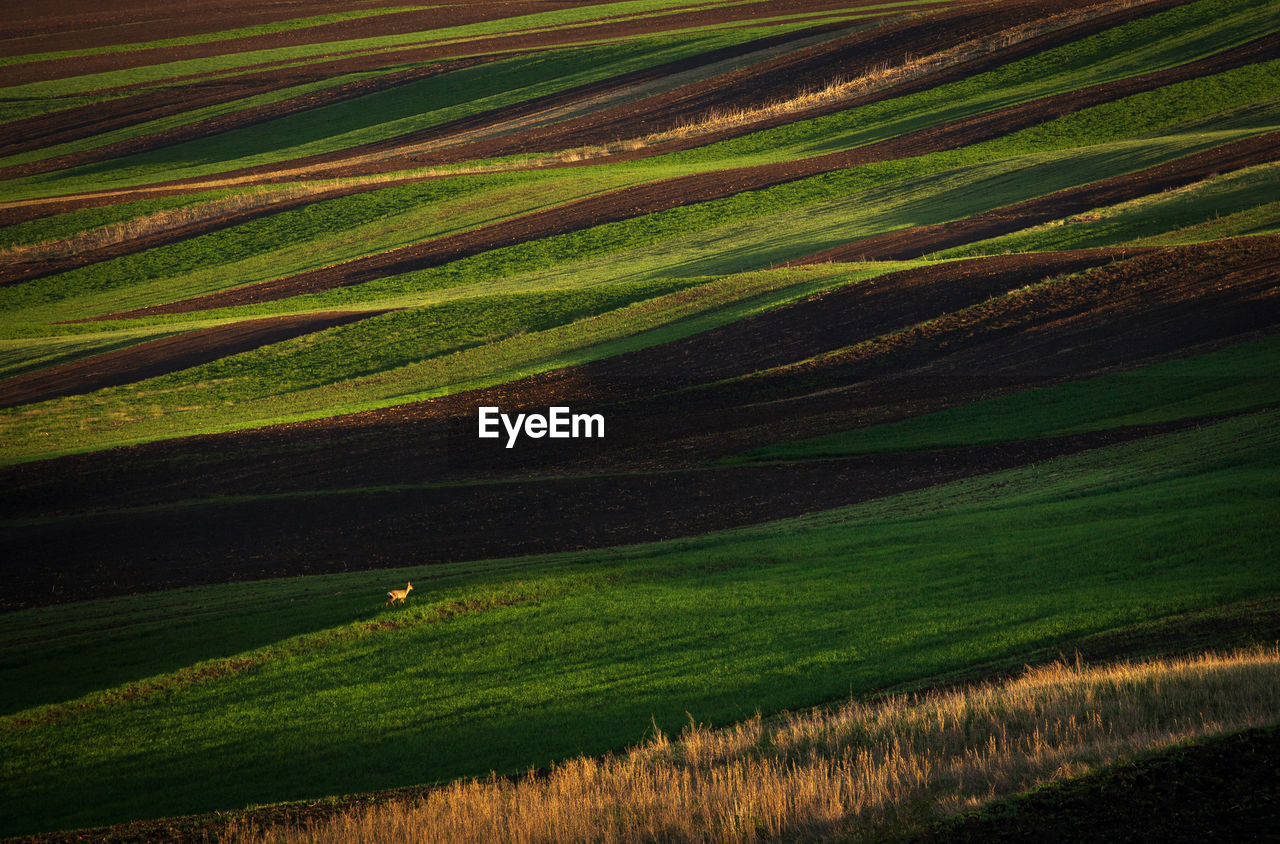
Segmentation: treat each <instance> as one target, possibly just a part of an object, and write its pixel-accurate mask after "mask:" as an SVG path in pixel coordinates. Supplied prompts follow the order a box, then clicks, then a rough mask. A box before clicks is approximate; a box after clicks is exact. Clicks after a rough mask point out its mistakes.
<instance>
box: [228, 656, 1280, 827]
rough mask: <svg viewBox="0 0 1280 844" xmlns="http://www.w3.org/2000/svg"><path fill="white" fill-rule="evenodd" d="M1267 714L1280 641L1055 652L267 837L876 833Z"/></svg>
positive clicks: (1257, 721) (1273, 716) (461, 786)
mask: <svg viewBox="0 0 1280 844" xmlns="http://www.w3.org/2000/svg"><path fill="white" fill-rule="evenodd" d="M1277 719H1280V651H1278V650H1277V649H1275V648H1271V649H1256V650H1252V651H1246V652H1241V653H1236V654H1232V655H1228V656H1217V655H1213V654H1206V655H1204V656H1201V657H1195V658H1187V659H1181V660H1162V661H1153V662H1145V663H1137V664H1130V663H1125V664H1119V665H1111V666H1104V667H1097V668H1094V667H1085V666H1081V665H1079V664H1076V665H1069V664H1063V663H1059V664H1056V665H1053V666H1049V667H1044V668H1034V669H1029V670H1028V671H1027V672H1026V673H1025V674H1024V675H1023V676H1021V677H1018V678H1016V679H1013V680H1009V681H1005V682H1000V683H989V684H984V685H979V686H974V687H969V688H963V689H959V690H956V691H948V692H941V693H930V694H926V695H919V696H915V695H913V696H902V697H895V698H891V699H888V700H884V701H879V702H852V703H849V704H847V705H845V706H843V707H841V708H839V709H835V710H818V711H812V712H805V713H799V714H792V715H789V716H787V717H785V718H784V719H780V720H776V721H764V720H763V719H761V718H759V717H757V718H755V719H753V720H751V721H748V722H746V723H742V724H738V725H736V726H733V727H729V728H727V729H719V730H716V729H708V728H705V727H698V726H691V727H689V728H688V729H686V730H685V731H684V732H683V733H682V734H681V735H680V736H679V737H678V738H675V739H672V738H669V737H668V736H665V735H663V734H661V733H659V734H657V735H656V736H655V737H654V738H652V739H650V740H649V741H647V742H646V743H645V744H643V745H641V746H639V747H637V748H635V749H634V750H631V751H629V752H627V753H625V754H622V755H619V756H606V757H604V758H600V759H574V760H572V761H569V762H565V763H564V764H562V765H559V766H557V767H556V768H554V769H553V770H552V771H551V772H549V773H548V774H546V775H544V776H528V777H525V778H521V779H519V780H514V781H512V780H502V779H490V780H467V781H460V782H456V783H453V784H451V785H448V786H445V787H442V788H440V789H437V790H434V791H431V792H429V793H428V794H427V795H426V796H425V798H423V799H421V800H419V801H416V802H404V803H398V804H391V805H384V806H379V807H374V808H368V809H361V810H353V811H351V812H348V813H346V814H341V815H338V816H336V817H333V818H331V819H329V820H326V821H324V822H319V823H310V824H307V825H306V826H302V827H296V828H277V829H272V830H267V831H266V832H262V831H260V830H257V829H254V828H253V827H251V826H248V825H240V826H233V827H232V828H231V829H230V830H229V831H228V834H229V837H230V840H239V841H243V840H261V841H267V842H280V844H284V842H290V843H291V844H293V843H294V842H297V843H299V844H300V842H336V841H362V842H371V843H374V842H377V843H379V844H380V843H382V842H408V841H433V842H434V841H467V842H470V841H475V842H487V841H510V842H558V841H599V842H629V841H654V840H660V841H712V842H731V841H732V842H744V841H747V842H749V841H767V840H778V839H785V840H794V839H813V840H821V839H826V838H831V837H845V838H852V839H855V840H856V839H859V838H874V837H877V836H882V835H884V834H885V833H888V832H892V831H894V830H901V829H903V828H906V827H910V826H913V825H917V824H920V823H922V822H927V821H929V820H932V819H935V818H937V817H939V816H941V815H944V814H946V813H950V812H954V811H957V810H963V809H968V808H972V807H974V806H978V805H981V804H983V803H985V802H987V801H989V800H991V799H993V798H997V797H1002V796H1006V795H1010V794H1014V793H1017V792H1020V791H1025V790H1027V789H1029V788H1032V787H1035V786H1036V785H1038V784H1041V783H1044V782H1047V781H1050V780H1055V779H1060V778H1063V777H1068V776H1074V775H1077V774H1080V773H1083V772H1085V771H1087V770H1089V769H1090V768H1092V767H1094V766H1096V765H1099V764H1102V763H1106V762H1110V761H1115V760H1120V759H1126V758H1130V757H1133V756H1134V755H1135V754H1139V753H1142V752H1144V751H1148V750H1152V749H1156V748H1161V747H1165V746H1168V745H1171V744H1174V743H1176V742H1181V741H1184V740H1187V739H1192V738H1196V737H1199V736H1205V735H1210V734H1214V733H1221V732H1226V731H1235V730H1240V729H1244V728H1248V727H1251V726H1258V725H1263V724H1270V723H1274V722H1276V721H1277Z"/></svg>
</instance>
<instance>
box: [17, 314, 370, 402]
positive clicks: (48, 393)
mask: <svg viewBox="0 0 1280 844" xmlns="http://www.w3.org/2000/svg"><path fill="white" fill-rule="evenodd" d="M380 313H386V312H385V311H330V312H326V313H319V314H299V315H296V316H283V317H268V318H266V319H252V320H245V321H243V322H234V323H230V324H228V325H218V326H214V327H213V328H200V329H196V330H195V331H186V332H183V333H181V334H177V335H174V336H172V337H164V338H161V339H159V340H150V341H147V342H144V343H138V344H137V345H134V346H128V347H126V348H123V349H117V350H115V351H112V352H105V353H103V354H100V355H93V356H92V357H87V358H83V359H81V360H76V361H72V362H70V363H64V364H60V365H58V366H52V367H49V368H48V369H41V370H38V371H36V372H30V373H26V374H23V375H17V376H14V377H12V378H6V379H5V380H3V381H0V407H13V406H14V405H19V404H30V403H33V402H39V401H45V400H47V399H52V398H57V397H59V396H71V395H76V394H79V393H91V392H93V391H94V390H100V389H102V388H103V387H115V386H118V385H120V384H131V383H133V382H135V381H141V380H143V379H145V378H154V377H155V376H157V375H164V374H166V373H169V372H176V371H178V370H180V369H187V368H189V367H192V366H198V365H200V364H202V363H208V362H210V361H214V360H217V359H219V358H222V357H226V356H227V355H234V354H238V353H239V352H246V351H248V350H250V349H256V348H258V347H259V346H265V345H267V344H269V343H278V342H280V341H281V340H288V339H290V338H292V337H298V336H301V335H303V334H310V333H311V332H313V331H320V330H322V329H325V328H332V327H334V326H336V325H345V324H347V323H349V322H355V321H356V320H361V319H366V318H368V317H371V316H376V315H378V314H380Z"/></svg>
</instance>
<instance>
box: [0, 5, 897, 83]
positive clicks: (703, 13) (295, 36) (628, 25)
mask: <svg viewBox="0 0 1280 844" xmlns="http://www.w3.org/2000/svg"><path fill="white" fill-rule="evenodd" d="M877 3H878V0H770V3H769V9H770V16H771V17H773V16H784V15H797V16H798V15H803V14H805V13H807V12H814V13H817V12H824V11H826V12H831V13H832V14H838V13H840V12H847V11H850V10H856V9H857V8H858V7H860V6H874V5H876V4H877ZM467 5H468V4H458V5H457V6H455V7H454V8H461V9H462V10H463V14H464V15H468V17H470V18H471V19H472V20H476V19H480V20H484V19H496V18H502V17H511V16H512V14H513V13H514V14H515V15H523V14H526V13H530V12H536V11H545V10H547V9H549V8H554V9H556V10H558V11H563V5H562V4H555V3H547V4H546V5H545V6H543V8H542V9H538V8H537V7H533V8H530V4H526V3H523V2H522V3H519V4H511V3H492V4H488V8H489V10H490V11H489V12H487V13H485V12H481V14H480V15H479V16H476V15H475V14H474V13H470V14H469V13H467V12H466V11H465V9H466V6H467ZM503 7H505V8H503ZM449 8H450V7H449V6H444V7H443V10H447V9H449ZM597 8H598V9H599V10H600V15H599V17H598V18H595V19H593V20H591V21H584V22H583V23H585V24H586V25H584V26H567V27H562V28H558V29H540V28H533V29H528V30H515V31H513V32H510V33H505V34H502V35H495V36H480V37H473V38H468V39H465V40H461V41H458V42H456V43H453V44H444V45H435V46H430V47H426V48H423V49H422V51H421V52H420V53H419V54H420V55H421V56H422V58H423V59H424V60H425V59H431V58H442V57H446V56H448V57H457V56H462V55H481V54H484V53H490V52H502V51H506V50H525V49H534V48H538V47H547V46H556V45H568V44H579V43H583V42H590V41H611V40H618V39H630V38H635V37H637V36H639V35H644V34H648V33H654V34H658V33H669V32H675V31H678V30H681V29H687V28H693V27H714V26H718V25H726V24H733V23H743V24H744V25H745V24H750V23H751V21H752V20H753V19H754V18H756V17H758V16H759V14H760V10H759V8H758V7H756V5H755V4H746V5H738V6H720V7H713V8H710V9H707V8H703V9H694V10H691V11H683V12H678V13H676V14H670V15H659V16H652V17H645V18H641V19H638V20H617V19H611V18H610V17H609V15H610V14H613V15H616V14H617V12H616V11H614V12H612V13H611V12H610V10H609V4H608V3H601V4H599V5H598V6H597ZM494 9H497V10H498V11H499V13H498V14H494V13H493V11H492V10H494ZM441 12H442V7H435V8H432V9H424V10H419V11H417V12H408V13H406V17H403V18H398V19H397V18H396V17H395V16H376V17H372V18H365V19H361V20H356V21H353V22H349V23H340V24H332V25H330V27H329V31H330V32H331V33H334V34H337V37H338V39H340V40H347V39H348V38H359V37H361V35H360V31H359V30H360V29H361V28H365V29H367V30H371V31H376V30H377V29H379V28H386V26H387V24H388V23H391V24H398V25H399V26H400V27H402V28H405V27H406V24H407V31H408V32H418V31H423V30H429V29H435V28H438V27H444V26H450V25H452V23H451V21H450V20H449V17H454V18H455V19H456V16H448V17H446V15H447V11H445V13H444V14H442V13H441ZM413 16H416V18H415V17H413ZM384 17H386V18H389V20H382V18H384ZM415 23H416V25H415ZM348 33H350V34H348ZM331 40H333V39H331ZM311 43H320V44H322V43H323V42H321V41H318V40H317V39H315V37H314V33H313V32H312V31H310V30H305V29H303V30H293V31H290V32H281V33H275V34H272V35H264V36H255V37H253V38H242V39H236V40H234V41H217V42H211V43H207V44H191V45H184V46H179V47H164V48H154V49H149V50H135V51H132V52H125V53H109V54H104V55H91V56H78V57H72V58H68V59H60V60H57V61H47V62H36V63H32V64H25V65H15V66H11V67H8V68H6V80H7V81H6V84H7V85H20V84H25V83H28V82H40V81H45V80H49V79H61V78H65V77H69V76H83V75H87V74H92V73H103V72H107V71H111V70H121V69H125V68H131V67H143V66H148V65H155V64H162V63H167V62H173V61H180V60H187V59H197V58H205V57H209V56H219V55H225V54H227V53H230V52H239V51H241V50H257V49H262V48H264V47H287V46H294V45H298V44H311ZM62 49H66V48H65V47H63V48H62ZM347 52H351V51H350V50H348V51H347ZM331 54H332V55H337V56H342V55H343V53H342V52H338V51H336V50H334V51H332V53H331ZM403 55H404V53H402V52H400V51H388V52H387V53H384V54H383V66H384V67H385V66H389V65H392V64H396V63H399V62H400V61H401V60H402V56H403ZM252 67H253V66H249V67H246V68H242V69H250V68H252ZM166 81H167V82H172V81H173V80H166Z"/></svg>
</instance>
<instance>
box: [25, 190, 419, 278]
mask: <svg viewBox="0 0 1280 844" xmlns="http://www.w3.org/2000/svg"><path fill="white" fill-rule="evenodd" d="M406 181H409V180H405V179H399V180H391V181H386V182H382V183H380V184H379V185H378V186H379V187H384V188H385V187H392V186H395V185H402V184H405V182H406ZM361 189H363V188H361ZM355 192H357V191H355V190H352V188H351V187H342V186H340V187H336V188H332V189H330V190H322V191H319V192H317V193H313V194H308V195H306V196H300V197H295V198H291V199H282V200H279V201H277V202H274V203H272V204H271V205H266V206H263V207H261V208H243V209H239V210H231V211H227V212H226V213H224V214H222V215H221V216H218V217H214V218H212V219H208V220H199V221H195V222H191V223H187V224H185V225H174V226H172V227H170V228H166V229H164V230H163V231H156V232H153V233H151V234H147V235H142V236H139V237H134V238H132V239H130V240H126V241H121V242H120V243H110V244H107V245H106V246H98V247H93V248H86V249H81V250H79V251H77V252H74V253H72V254H70V255H54V256H48V257H32V258H31V259H29V260H25V261H14V262H12V263H8V264H4V265H0V285H5V284H14V283H15V282H19V281H29V280H31V279H33V278H41V277H42V276H47V275H53V274H54V273H61V272H66V271H67V270H73V269H75V268H76V267H83V266H86V265H88V264H93V263H97V262H98V261H106V260H109V259H111V258H118V257H120V256H121V255H132V254H133V253H135V252H142V251H144V250H147V249H152V248H154V247H156V246H163V245H164V244H166V243H175V242H177V241H180V240H185V239H187V238H191V237H198V236H199V235H202V234H208V233H209V232H214V231H218V230H220V229H225V228H230V227H231V226H238V225H240V224H241V223H247V222H249V221H250V220H256V219H259V218H260V217H269V216H271V215H272V214H282V213H284V212H285V211H290V210H292V209H294V208H300V207H302V206H304V205H310V204H311V203H314V202H321V201H323V200H326V199H333V198H334V197H339V196H348V195H350V194H352V193H355Z"/></svg>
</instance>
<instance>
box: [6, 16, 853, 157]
mask: <svg viewBox="0 0 1280 844" xmlns="http://www.w3.org/2000/svg"><path fill="white" fill-rule="evenodd" d="M842 26H843V25H842V24H825V25H822V26H817V27H813V28H809V29H804V30H799V31H796V32H790V33H786V34H784V35H776V36H771V37H769V38H764V39H758V40H756V41H750V42H747V43H745V44H739V45H735V46H732V47H724V48H721V49H718V50H712V51H708V52H706V53H702V54H699V55H696V56H691V57H689V58H687V59H681V60H678V61H674V62H667V63H664V64H661V65H656V66H654V67H651V68H643V69H641V70H636V71H630V72H628V73H625V74H620V75H618V76H616V77H612V78H610V79H605V80H601V81H600V82H595V83H590V84H587V85H581V86H578V87H575V88H572V89H569V90H567V91H562V92H559V93H556V94H548V95H545V96H541V97H536V98H533V99H530V100H527V101H525V102H523V103H517V104H514V105H510V106H507V107H505V108H502V109H499V110H498V111H497V112H485V113H484V114H483V115H481V116H478V117H474V118H463V119H461V120H458V121H453V122H451V123H449V124H447V125H448V126H449V127H450V131H460V130H463V129H465V128H467V127H469V126H473V125H483V124H484V123H486V122H489V121H492V120H494V119H497V118H495V117H494V115H495V114H498V115H501V116H502V119H504V120H505V119H512V118H515V117H519V116H521V115H526V114H536V113H538V112H539V111H543V110H545V109H547V108H551V107H553V106H557V105H563V104H565V103H572V102H576V101H578V100H580V99H587V98H590V97H597V96H600V95H601V94H605V93H609V92H611V91H615V90H619V89H624V88H626V87H629V86H631V85H636V84H640V83H643V82H649V81H653V80H655V79H660V78H662V77H663V76H666V75H668V74H672V73H680V72H683V71H687V70H691V69H693V68H696V67H700V66H702V65H704V64H712V63H714V62H718V61H723V60H725V59H729V58H735V57H737V56H741V55H746V54H749V53H752V52H755V51H758V50H763V49H767V48H769V47H773V46H777V45H780V44H786V43H790V42H792V41H795V40H798V39H802V38H807V37H810V36H812V35H815V34H819V33H822V32H829V31H832V30H836V29H838V28H841V27H842ZM535 49H542V48H524V49H519V50H516V49H504V50H502V51H500V52H495V53H491V54H487V55H483V56H467V57H464V58H456V59H450V60H442V61H439V62H438V63H436V64H433V65H430V66H428V67H425V68H408V69H405V70H400V71H394V72H392V73H388V74H386V75H384V76H380V77H377V78H376V79H366V80H361V81H358V82H352V83H348V84H346V85H343V86H339V87H336V88H333V89H328V90H325V91H320V92H315V93H311V94H306V95H304V96H301V97H295V98H292V99H288V100H282V101H280V102H275V103H267V104H264V105H261V106H255V107H252V108H247V109H243V110H241V111H237V112H234V113H232V114H226V115H221V116H219V117H216V118H210V119H207V120H201V121H197V122H194V123H190V124H187V125H185V126H179V127H175V128H173V129H169V130H165V131H162V132H154V133H150V134H147V135H141V136H139V137H137V138H130V139H128V140H125V141H120V142H118V143H114V144H110V145H108V146H103V147H98V148H95V149H91V150H85V151H82V152H75V153H68V154H66V155H61V156H57V157H55V158H47V159H43V160H41V161H34V162H30V163H28V164H19V165H13V166H10V167H4V168H0V179H16V178H21V177H24V176H31V175H35V174H37V173H46V172H51V171H53V170H60V169H64V168H69V167H76V166H80V165H84V164H90V163H93V162H97V161H105V160H107V159H111V158H116V157H120V156H124V155H133V154H137V153H142V152H148V151H150V150H154V149H159V148H161V147H166V146H172V145H174V144H178V143H182V142H183V141H188V140H194V139H196V138H201V137H206V136H209V135H216V134H219V133H221V132H227V131H230V130H232V129H237V128H241V127H245V126H252V125H255V124H259V123H265V122H268V121H270V120H275V119H277V118H280V117H284V116H286V115H289V114H294V113H297V112H301V111H308V110H310V109H314V108H319V107H321V106H324V105H329V104H331V103H336V102H342V101H343V100H349V99H354V98H357V97H361V96H364V95H366V94H370V93H374V92H376V91H381V90H386V89H388V88H392V87H395V86H398V85H404V84H408V83H410V82H414V81H417V80H419V79H422V78H425V77H428V76H433V75H436V74H439V73H449V72H452V71H454V70H459V69H462V68H465V67H472V66H474V65H476V64H481V63H487V62H493V61H497V60H500V59H508V58H512V57H514V56H518V55H522V54H525V53H529V52H533V51H534V50H535ZM421 53H422V50H416V51H401V52H397V53H395V54H393V55H391V56H388V55H386V54H378V55H373V56H354V57H351V58H347V59H341V60H336V61H331V62H325V63H324V64H318V65H304V66H300V67H290V68H282V69H273V70H270V71H264V72H261V73H256V74H248V75H241V76H236V77H235V78H234V79H231V80H228V81H219V80H214V81H211V82H204V83H195V84H189V85H184V86H182V87H179V88H173V89H171V90H170V91H168V92H165V91H161V92H155V91H146V92H144V93H141V94H137V95H135V96H133V97H129V98H126V99H122V100H112V101H109V102H105V103H99V104H95V105H90V106H84V107H82V108H80V109H68V110H67V111H65V112H54V113H52V114H48V115H41V116H40V117H34V118H30V119H29V120H25V121H17V122H15V123H12V124H8V125H7V126H6V127H5V132H4V133H3V134H0V144H3V143H6V142H7V143H9V144H10V148H8V149H4V148H0V153H3V154H5V155H8V154H14V153H17V152H21V151H23V150H25V149H29V148H30V149H35V148H39V147H44V146H48V145H50V144H52V143H55V142H62V141H66V140H73V139H74V138H78V137H87V136H91V135H94V134H98V133H100V132H104V131H107V130H109V129H111V128H117V127H119V126H127V125H131V124H133V123H138V122H141V121H142V120H150V119H154V118H157V117H162V116H164V115H167V114H175V113H181V112H186V111H191V110H194V109H195V108H199V107H203V106H208V105H214V104H217V103H220V102H226V101H229V100H234V99H240V98H243V97H249V96H253V95H254V94H260V93H264V92H267V91H272V90H276V89H279V88H284V87H288V86H291V85H301V84H305V83H307V82H312V81H316V80H320V79H325V78H329V77H332V76H336V75H339V74H346V73H355V72H360V71H368V70H376V69H380V68H383V67H387V66H388V65H397V64H404V63H407V62H409V61H410V60H422V56H421V55H419V54H421ZM415 57H416V58H415ZM193 89H194V90H193ZM437 131H438V130H437V129H428V130H423V132H421V133H415V135H414V136H416V135H418V134H421V135H425V136H432V135H434V134H435V133H436V132H437ZM400 142H401V141H400V139H399V138H397V139H395V140H392V141H386V142H378V143H374V144H366V145H362V146H359V147H354V148H352V150H348V151H344V152H342V153H334V154H328V155H322V156H317V157H314V160H321V161H323V160H327V159H328V158H329V157H331V156H332V155H339V156H342V157H346V156H347V155H350V154H356V153H361V152H367V151H374V150H378V149H384V148H387V147H395V146H398V145H399V143H400ZM311 160H313V158H307V159H302V161H304V162H306V161H311ZM282 166H288V167H292V166H293V163H292V162H289V163H286V164H285V165H281V164H270V165H264V166H261V167H253V168H247V169H245V170H237V171H235V173H236V174H239V175H245V174H248V173H255V172H275V171H277V170H279V169H280V168H281V167H282ZM408 166H412V165H408ZM387 169H392V168H387ZM330 175H331V174H330Z"/></svg>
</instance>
